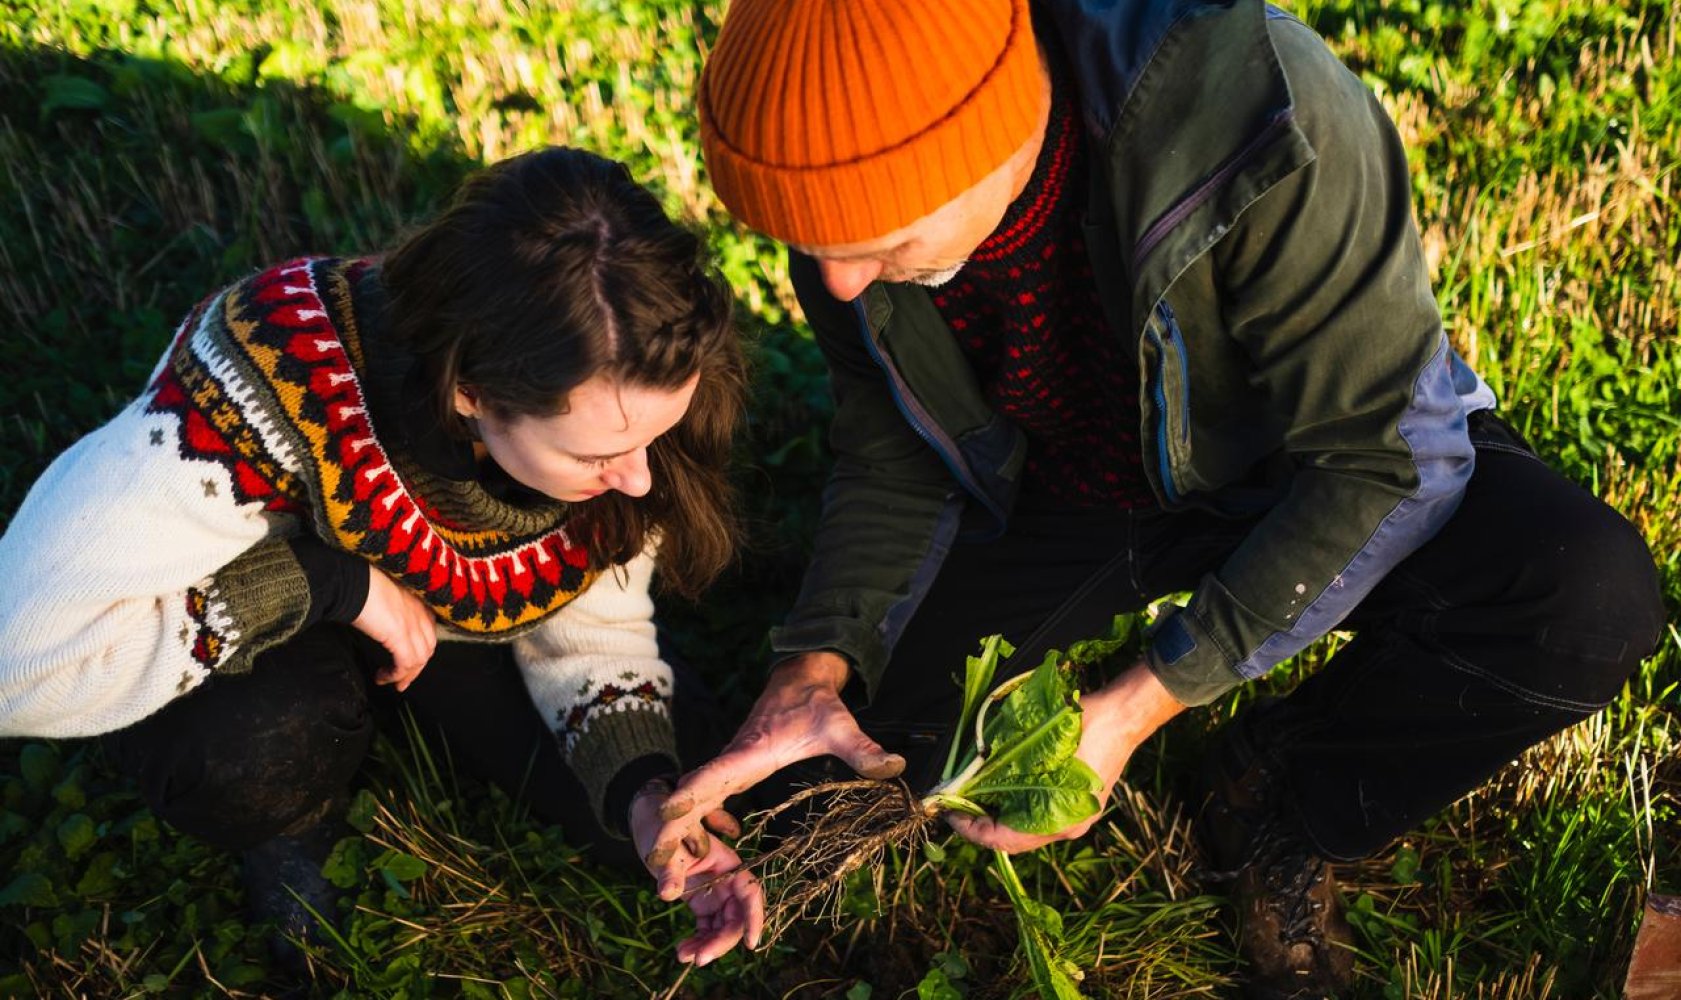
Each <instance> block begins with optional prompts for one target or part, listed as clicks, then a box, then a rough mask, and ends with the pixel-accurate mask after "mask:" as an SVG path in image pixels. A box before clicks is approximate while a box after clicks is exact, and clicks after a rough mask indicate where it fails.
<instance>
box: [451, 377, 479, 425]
mask: <svg viewBox="0 0 1681 1000" xmlns="http://www.w3.org/2000/svg"><path fill="white" fill-rule="evenodd" d="M455 412H456V413H457V414H459V415H461V416H462V417H465V418H466V419H468V420H477V419H479V394H478V391H477V390H475V389H474V388H473V387H472V386H468V385H462V384H460V383H459V382H458V383H456V386H455Z"/></svg>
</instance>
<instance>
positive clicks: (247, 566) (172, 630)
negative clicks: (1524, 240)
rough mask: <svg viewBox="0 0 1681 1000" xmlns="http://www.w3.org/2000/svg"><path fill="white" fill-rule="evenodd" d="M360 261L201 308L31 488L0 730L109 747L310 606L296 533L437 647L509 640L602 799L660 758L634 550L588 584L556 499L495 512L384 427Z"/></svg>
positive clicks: (249, 288)
mask: <svg viewBox="0 0 1681 1000" xmlns="http://www.w3.org/2000/svg"><path fill="white" fill-rule="evenodd" d="M370 266H371V265H370V263H369V262H367V261H339V260H332V259H304V260H297V261H292V262H290V263H287V264H283V265H281V266H279V267H275V268H272V269H270V270H267V271H264V272H262V273H260V274H257V275H255V276H253V277H251V278H249V279H247V280H245V281H242V282H240V283H238V284H236V285H234V286H232V287H230V288H228V289H225V290H224V291H222V292H220V293H218V294H216V295H213V296H211V297H210V298H209V299H206V300H205V301H204V302H203V303H201V304H200V305H199V306H198V307H197V308H196V309H195V310H194V311H193V312H192V313H191V314H190V315H189V316H188V317H187V319H186V321H185V322H183V324H182V325H181V327H180V328H179V329H178V330H177V332H176V335H175V338H174V341H173V344H172V345H171V347H170V350H169V351H168V353H167V354H166V356H165V358H164V359H163V361H162V362H161V363H160V364H159V366H158V368H157V369H156V371H155V372H154V374H153V377H152V380H151V382H150V384H149V385H148V387H147V389H146V391H145V392H144V393H143V394H142V395H141V396H140V397H139V398H138V399H136V400H135V401H134V402H133V403H131V404H130V405H129V406H128V407H127V408H126V409H124V411H123V412H122V413H120V414H119V415H118V416H117V417H116V418H114V419H113V420H112V421H111V422H110V423H108V424H106V425H105V426H104V427H102V428H100V429H99V430H98V431H95V432H94V433H92V434H90V435H88V436H87V437H86V438H83V439H82V440H81V441H79V442H77V443H76V444H75V445H74V446H72V447H71V448H70V449H68V450H67V451H66V452H65V453H64V454H63V455H61V456H60V457H59V458H58V459H57V460H56V461H55V462H53V464H52V465H51V466H50V467H49V468H48V469H47V471H46V472H45V473H44V474H43V475H42V476H41V478H40V479H39V480H38V481H37V483H36V484H35V486H34V487H33V488H32V489H31V491H30V493H29V495H28V496H27V497H26V498H25V500H24V503H23V505H22V506H21V507H20V508H19V509H18V512H17V514H16V515H15V517H14V519H13V521H12V524H11V526H10V527H9V528H8V530H7V531H6V533H5V535H4V536H0V573H3V574H5V576H6V578H7V579H9V580H13V581H26V582H27V585H26V586H14V587H10V588H4V592H3V593H0V635H4V636H5V639H6V642H5V644H4V646H3V648H0V736H4V735H38V736H82V735H91V734H96V733H102V732H109V731H112V730H115V729H119V728H122V727H123V726H127V725H129V724H132V723H133V722H136V721H138V720H140V719H142V718H145V717H146V716H148V715H150V714H151V713H153V712H155V711H156V710H157V709H159V708H161V707H162V706H163V705H165V704H166V703H168V702H169V701H170V700H172V699H173V698H176V697H179V696H180V695H182V694H185V693H186V692H188V691H191V690H192V689H193V688H195V687H197V686H198V685H199V684H200V683H203V682H204V680H205V679H206V678H207V677H209V676H211V674H212V673H215V672H239V671H243V670H247V669H249V668H250V665H251V660H252V658H253V657H255V656H256V655H257V654H258V653H260V652H261V651H262V650H264V649H267V648H270V647H272V646H274V645H276V644H278V643H281V642H284V641H285V640H286V639H288V638H290V637H291V636H292V635H293V634H295V633H296V632H297V630H298V629H299V628H300V627H301V625H302V623H303V621H304V618H305V615H306V614H307V612H308V610H309V606H310V594H309V588H308V582H307V580H306V579H305V577H304V574H303V571H302V568H301V567H300V566H299V565H298V563H297V560H296V558H295V557H293V555H292V553H291V548H290V546H289V545H288V544H287V539H289V538H292V537H295V536H297V535H300V534H303V533H306V532H310V533H313V534H315V535H316V536H317V537H319V538H320V539H321V540H322V541H324V542H326V543H327V544H328V545H331V546H335V547H337V548H339V549H342V550H343V551H345V552H348V553H351V554H354V555H356V556H358V557H360V558H362V559H365V560H367V561H368V562H369V563H371V564H373V565H374V566H375V567H377V569H378V570H380V571H383V572H384V573H386V575H388V576H389V577H391V578H392V579H394V580H396V581H397V582H399V583H400V584H401V585H403V586H405V587H406V588H408V589H409V590H410V591H412V592H413V593H415V594H416V595H417V596H419V597H420V598H421V599H422V600H423V601H425V603H426V604H427V605H428V606H429V607H430V608H431V609H432V611H433V613H434V615H435V616H436V618H437V621H438V624H439V634H440V638H441V639H451V638H456V639H473V640H479V641H513V642H514V657H515V660H516V661H517V662H518V663H519V665H520V668H521V670H522V672H523V673H524V675H525V679H526V684H527V687H528V689H529V690H530V691H531V694H532V699H533V701H534V703H535V704H536V705H537V707H538V709H539V711H541V712H542V713H543V715H544V717H545V718H547V719H549V720H550V724H551V726H552V727H553V728H554V729H555V731H556V733H557V736H558V737H559V738H560V740H561V742H562V746H563V747H564V749H565V750H566V751H567V753H568V756H569V758H570V759H571V761H572V763H573V766H574V769H575V770H577V771H578V772H579V776H580V778H582V779H583V781H584V783H585V785H586V786H587V787H588V788H589V789H590V791H591V794H592V798H593V799H594V801H595V804H596V805H597V806H598V807H599V804H600V801H601V799H602V797H603V796H604V794H605V789H606V785H607V783H608V781H609V780H610V779H611V777H612V774H613V772H614V771H615V770H616V769H617V767H618V766H621V765H623V764H624V763H627V762H629V761H630V760H633V759H635V758H636V757H639V756H645V755H648V754H664V755H666V756H671V757H673V758H674V757H675V754H674V751H673V749H672V746H673V740H672V736H671V726H670V718H669V710H668V703H669V699H670V695H671V672H670V668H669V667H668V666H667V665H666V664H665V663H663V662H662V661H661V660H660V659H659V654H658V649H657V646H656V644H655V641H654V626H653V621H652V616H653V606H652V602H651V600H650V599H649V597H648V592H647V591H648V584H649V579H650V577H651V575H652V572H653V558H652V556H651V555H650V554H644V555H642V556H640V557H638V558H637V559H635V560H632V562H631V563H630V564H628V565H626V566H621V567H615V568H613V569H612V570H609V571H607V572H605V573H601V572H597V571H593V570H590V569H589V568H588V567H589V559H588V554H587V552H586V551H585V550H584V549H583V548H582V547H581V544H580V540H578V539H574V538H572V537H570V536H569V535H568V534H567V531H566V527H565V519H566V509H567V508H566V505H565V504H562V503H559V502H543V503H536V504H526V505H518V504H514V503H509V502H505V501H502V500H499V499H497V498H495V497H493V496H492V495H491V494H490V493H488V492H487V491H485V490H484V489H483V488H482V487H480V486H479V485H478V484H477V483H476V482H460V481H455V480H448V479H444V478H442V477H440V476H437V475H434V474H432V473H430V472H428V471H426V470H425V469H423V468H421V467H420V466H419V465H418V464H417V463H416V462H414V461H412V460H411V459H410V458H409V457H408V456H406V455H404V454H402V453H400V451H398V450H397V449H396V447H395V445H394V444H393V442H394V441H397V440H401V435H396V434H392V433H389V431H390V429H389V428H387V429H386V431H387V433H385V434H383V435H382V433H381V428H379V427H376V426H375V425H374V423H373V418H372V416H371V415H370V413H369V407H368V404H367V401H366V399H365V397H364V393H363V381H364V375H365V373H366V371H367V359H366V358H365V357H364V356H363V353H362V352H363V349H364V338H363V336H362V331H361V330H360V329H359V326H358V322H357V316H356V313H355V309H354V307H353V299H352V295H351V291H352V288H353V287H354V286H355V284H356V282H357V281H358V280H359V279H361V278H363V277H364V275H365V273H366V272H367V270H368V268H369V267H370ZM589 768H594V769H595V770H594V772H593V773H590V771H589Z"/></svg>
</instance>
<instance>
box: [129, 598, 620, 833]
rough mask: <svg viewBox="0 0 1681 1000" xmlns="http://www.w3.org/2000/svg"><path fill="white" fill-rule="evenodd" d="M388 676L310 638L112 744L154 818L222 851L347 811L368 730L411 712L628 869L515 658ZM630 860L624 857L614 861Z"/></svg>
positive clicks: (495, 652) (326, 633) (378, 660)
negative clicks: (408, 678) (380, 678)
mask: <svg viewBox="0 0 1681 1000" xmlns="http://www.w3.org/2000/svg"><path fill="white" fill-rule="evenodd" d="M389 663H390V658H389V657H388V656H387V655H386V653H385V651H384V650H383V649H381V648H380V647H379V646H378V645H376V644H375V643H373V642H372V641H371V640H369V639H367V638H366V637H365V636H363V635H362V634H361V633H359V632H356V631H355V630H353V629H351V628H350V627H349V626H345V625H317V626H315V627H313V628H310V629H307V630H305V631H304V632H302V633H300V634H298V635H297V636H295V637H294V638H292V639H291V640H290V641H288V642H286V643H284V644H282V645H280V646H278V647H276V648H274V649H271V650H268V651H267V652H265V653H263V654H261V655H259V656H258V657H257V658H256V660H255V662H254V663H253V665H252V668H251V670H250V672H249V673H245V674H236V675H224V676H217V677H213V678H211V679H210V680H208V681H206V682H205V683H204V684H203V685H202V686H201V687H199V689H198V690H196V691H193V692H192V693H190V694H188V695H187V696H185V697H183V698H179V699H177V700H176V701H174V702H171V703H170V704H169V705H167V706H165V707H164V708H163V709H162V710H161V711H159V712H158V713H157V714H155V715H153V716H151V717H149V718H147V719H145V720H143V721H141V722H139V723H138V724H136V725H133V726H130V727H129V728H127V729H124V730H121V731H119V732H116V733H113V734H111V735H110V736H108V737H106V746H107V748H108V750H109V751H111V753H112V755H113V757H114V758H115V760H116V762H117V765H118V767H119V768H120V769H121V770H123V771H124V772H125V773H127V774H129V775H131V776H132V777H133V778H134V779H135V780H136V781H137V782H138V783H139V786H140V790H141V793H142V794H143V795H144V796H145V799H146V801H147V803H148V804H150V805H151V807H152V809H153V811H155V812H156V813H157V814H158V815H159V816H161V817H163V818H164V819H165V820H168V821H169V822H170V823H171V824H173V825H174V826H175V827H177V828H178V829H180V830H182V831H184V832H186V833H189V834H192V835H194V836H196V837H199V838H201V839H203V840H205V841H208V842H209V843H211V844H214V845H216V846H218V847H222V848H225V849H228V850H243V849H246V848H249V847H252V846H255V845H256V844H258V843H260V842H262V841H265V840H268V839H269V838H272V837H275V836H280V835H293V834H297V833H299V832H301V831H302V830H303V829H304V828H307V827H309V826H311V825H313V824H315V823H317V822H318V821H320V820H321V819H323V818H326V817H327V816H329V815H330V814H332V813H333V812H334V811H335V810H336V809H338V808H341V807H342V806H343V804H344V802H345V800H346V798H347V795H348V792H349V789H350V787H351V780H352V777H353V776H354V775H355V773H356V770H357V768H359V767H360V766H361V764H362V761H363V758H365V757H366V756H367V753H368V748H369V747H370V745H371V744H372V742H373V738H374V731H375V729H376V719H380V718H384V719H394V718H396V711H395V709H396V707H397V706H398V705H401V706H404V707H406V708H407V709H408V710H409V711H410V712H412V713H413V715H414V717H415V719H416V721H417V722H418V723H419V724H420V727H421V731H422V732H423V733H425V734H427V735H428V736H431V735H435V734H441V735H442V736H443V738H444V741H445V743H446V744H447V746H448V749H449V753H450V756H451V759H452V760H453V761H454V763H455V764H456V766H457V767H458V768H460V769H461V770H463V771H465V772H467V773H471V774H475V775H477V776H479V777H482V778H485V779H487V780H490V781H493V782H495V783H496V784H498V785H500V786H501V787H502V788H503V789H504V790H505V791H507V792H508V793H509V794H510V795H513V796H516V797H519V798H522V799H523V800H524V801H525V802H526V803H528V804H529V806H530V808H531V810H532V812H533V813H534V814H535V815H536V816H537V817H538V818H539V819H541V820H543V821H544V822H548V823H555V824H559V825H560V826H561V827H562V829H563V830H564V831H565V834H566V836H567V838H568V840H569V841H570V842H572V843H574V844H577V845H579V846H584V845H589V846H591V847H592V849H593V851H594V853H595V856H596V857H598V858H602V859H606V860H612V861H615V862H622V861H624V860H625V859H626V858H629V859H630V860H632V861H634V857H633V855H632V854H631V852H630V851H629V848H628V844H627V842H626V841H624V840H622V839H619V838H616V837H609V836H607V835H606V834H605V833H604V832H603V831H602V829H601V827H600V825H599V824H598V823H597V821H596V819H595V817H594V815H593V813H592V811H591V809H590V807H589V805H588V804H587V802H588V800H587V799H586V797H585V793H584V790H583V787H582V786H581V785H580V784H579V782H578V779H577V778H576V777H575V776H574V775H573V774H572V772H571V771H570V770H569V769H568V768H567V766H566V764H565V762H564V760H563V759H562V757H561V755H560V750H559V747H558V745H557V743H556V741H555V738H554V736H553V735H552V734H551V733H550V731H549V729H548V727H547V726H546V725H544V723H543V719H542V717H541V716H540V715H539V714H538V712H537V709H536V707H535V706H533V705H532V703H531V697H530V696H529V695H528V694H527V693H526V689H525V683H524V681H523V679H522V678H521V677H520V673H519V670H518V668H517V667H516V666H515V665H514V662H513V656H512V650H511V647H509V646H507V645H490V644H481V643H464V642H440V643H439V644H438V648H437V652H436V654H434V655H433V657H432V659H431V661H430V662H429V663H428V664H427V665H426V668H425V669H424V670H423V671H421V673H420V676H419V677H418V678H417V679H416V680H415V681H414V683H412V684H411V685H410V686H409V688H408V690H407V691H406V692H404V693H403V694H401V695H399V694H397V693H396V692H395V691H394V690H393V689H391V688H390V687H380V686H376V685H375V684H374V683H373V681H372V676H373V673H374V671H375V670H376V669H377V668H379V667H381V666H384V665H388V664H389ZM621 854H622V855H624V856H625V857H620V856H619V855H621Z"/></svg>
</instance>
